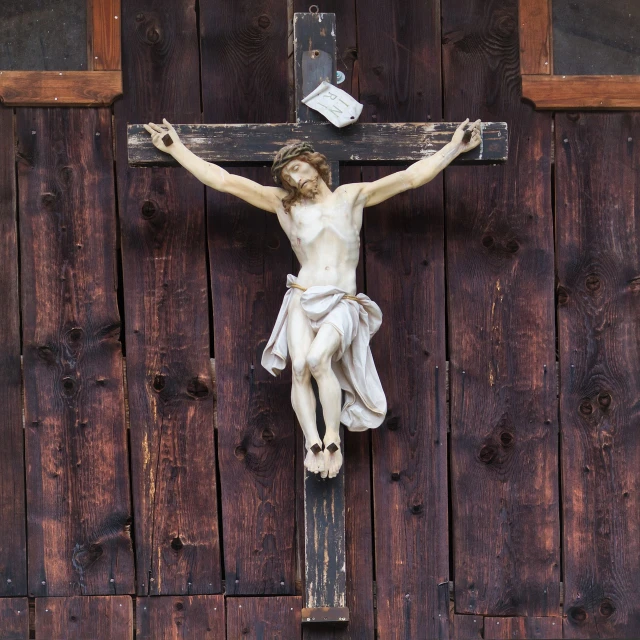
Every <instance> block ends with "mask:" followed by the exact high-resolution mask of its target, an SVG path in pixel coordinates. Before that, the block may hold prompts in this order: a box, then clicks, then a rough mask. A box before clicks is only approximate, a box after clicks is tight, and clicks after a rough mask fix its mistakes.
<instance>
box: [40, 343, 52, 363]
mask: <svg viewBox="0 0 640 640" xmlns="http://www.w3.org/2000/svg"><path fill="white" fill-rule="evenodd" d="M38 358H40V360H44V361H45V362H46V363H47V364H55V361H56V355H55V353H54V352H53V350H52V349H51V348H50V347H47V346H46V345H43V346H41V347H38Z"/></svg>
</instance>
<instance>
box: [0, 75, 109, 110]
mask: <svg viewBox="0 0 640 640" xmlns="http://www.w3.org/2000/svg"><path fill="white" fill-rule="evenodd" d="M121 94H122V72H121V71H0V100H2V102H3V103H4V104H5V105H7V106H13V107H19V106H49V107H58V106H65V107H71V106H75V107H78V106H92V107H93V106H106V105H110V104H111V103H112V102H113V100H114V99H115V98H116V97H117V96H119V95H121Z"/></svg>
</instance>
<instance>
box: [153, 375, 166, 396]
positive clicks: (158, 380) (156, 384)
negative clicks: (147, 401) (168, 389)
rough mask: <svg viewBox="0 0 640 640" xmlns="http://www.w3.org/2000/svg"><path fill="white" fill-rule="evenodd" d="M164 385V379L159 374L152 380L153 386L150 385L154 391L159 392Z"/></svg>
mask: <svg viewBox="0 0 640 640" xmlns="http://www.w3.org/2000/svg"><path fill="white" fill-rule="evenodd" d="M165 385H166V380H165V377H164V376H163V375H162V374H161V373H158V374H156V376H155V377H154V379H153V384H152V386H153V388H154V389H155V390H156V391H158V392H160V391H162V390H163V389H164V387H165Z"/></svg>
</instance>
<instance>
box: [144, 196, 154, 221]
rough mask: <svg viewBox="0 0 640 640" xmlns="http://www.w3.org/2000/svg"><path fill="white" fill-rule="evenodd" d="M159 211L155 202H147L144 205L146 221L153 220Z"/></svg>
mask: <svg viewBox="0 0 640 640" xmlns="http://www.w3.org/2000/svg"><path fill="white" fill-rule="evenodd" d="M157 211H158V207H157V205H156V203H155V202H152V201H151V200H145V201H144V202H143V203H142V217H143V218H145V219H146V220H149V219H150V218H153V216H155V215H156V212H157Z"/></svg>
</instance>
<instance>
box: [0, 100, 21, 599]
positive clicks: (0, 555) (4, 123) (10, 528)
mask: <svg viewBox="0 0 640 640" xmlns="http://www.w3.org/2000/svg"><path fill="white" fill-rule="evenodd" d="M15 153H16V150H15V134H14V117H13V109H4V108H3V109H0V264H2V269H0V298H1V299H2V301H3V304H2V305H0V326H1V327H2V331H0V407H2V412H1V413H0V439H1V441H2V442H3V443H4V444H3V446H2V447H0V540H2V544H0V596H3V597H7V596H25V595H27V539H26V538H27V532H26V505H25V491H24V489H25V487H24V473H25V469H24V446H23V438H24V435H23V430H22V372H21V370H20V301H19V299H18V229H17V226H18V225H17V220H16V216H17V203H16V174H15V171H16V163H15Z"/></svg>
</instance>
